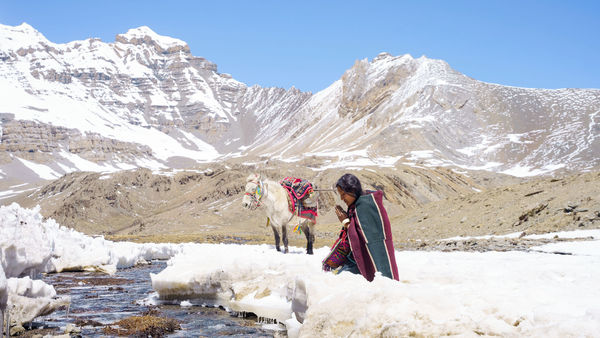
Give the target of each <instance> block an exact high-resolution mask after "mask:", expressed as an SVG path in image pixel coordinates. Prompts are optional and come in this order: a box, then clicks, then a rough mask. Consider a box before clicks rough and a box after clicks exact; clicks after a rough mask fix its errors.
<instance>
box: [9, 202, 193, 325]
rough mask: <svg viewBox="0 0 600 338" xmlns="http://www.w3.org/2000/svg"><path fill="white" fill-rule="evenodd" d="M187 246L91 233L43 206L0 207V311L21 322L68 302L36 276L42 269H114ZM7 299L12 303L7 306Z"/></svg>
mask: <svg viewBox="0 0 600 338" xmlns="http://www.w3.org/2000/svg"><path fill="white" fill-rule="evenodd" d="M184 246H185V245H175V244H136V243H127V242H118V243H117V242H111V241H107V240H104V239H103V238H101V237H98V238H92V237H90V236H86V235H84V234H82V233H80V232H77V231H74V230H72V229H69V228H66V227H62V226H59V225H58V224H57V223H56V222H55V221H54V220H52V219H48V220H45V221H44V220H43V219H42V216H41V215H40V213H39V208H34V209H24V208H21V207H20V206H19V205H17V204H16V203H13V204H11V205H10V206H2V207H0V310H4V308H5V307H7V308H8V311H9V313H10V319H11V322H13V324H17V325H21V324H22V323H27V322H30V321H31V320H33V319H34V318H35V317H37V316H42V315H45V314H48V313H51V312H52V311H54V310H56V309H57V308H59V307H61V306H64V305H67V304H68V303H69V298H68V297H64V296H63V297H57V296H56V291H55V290H54V287H52V286H51V285H48V284H46V283H44V282H43V281H41V280H32V278H30V277H36V276H38V275H39V273H42V272H61V271H68V270H95V271H103V272H107V273H114V272H115V271H116V269H117V268H125V267H130V266H133V265H135V264H137V263H140V262H145V261H147V260H151V259H167V258H169V257H172V256H173V255H174V254H175V253H177V252H180V251H182V248H183V247H184ZM7 304H8V306H7Z"/></svg>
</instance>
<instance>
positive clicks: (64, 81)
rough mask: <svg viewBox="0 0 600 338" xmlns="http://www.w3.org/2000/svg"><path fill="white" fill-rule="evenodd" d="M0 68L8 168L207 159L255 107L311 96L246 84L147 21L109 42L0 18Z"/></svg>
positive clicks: (232, 139)
mask: <svg viewBox="0 0 600 338" xmlns="http://www.w3.org/2000/svg"><path fill="white" fill-rule="evenodd" d="M0 74H1V75H0V92H1V93H2V100H0V101H1V102H0V120H1V127H2V143H1V144H0V151H1V153H2V154H1V155H0V164H2V165H1V166H0V170H2V171H3V172H4V174H5V175H8V176H11V175H17V174H19V173H20V174H19V175H21V176H23V172H26V171H27V170H26V168H29V169H32V170H33V171H34V172H35V173H37V174H38V175H40V176H42V178H53V177H56V176H60V175H61V174H63V173H65V172H69V171H73V170H118V169H126V168H132V167H137V166H145V167H151V168H157V167H172V166H175V167H182V166H183V167H184V166H189V165H192V164H194V163H196V161H213V160H216V159H218V158H220V157H222V156H223V155H224V154H227V153H230V152H239V150H237V149H238V148H239V147H240V146H243V145H245V144H248V143H251V142H252V141H253V140H254V137H255V134H256V132H257V130H258V129H257V128H255V125H256V121H257V119H258V118H259V117H263V116H267V115H278V114H288V113H291V111H293V110H295V109H296V108H297V107H298V106H300V105H302V104H303V103H304V102H305V101H306V100H307V99H308V98H309V97H310V96H311V94H310V93H302V92H300V91H299V90H297V89H295V88H292V89H289V90H284V89H280V88H260V87H258V86H252V87H248V86H246V85H245V84H243V83H241V82H238V81H236V80H234V79H232V78H231V76H229V75H227V74H220V73H218V72H217V66H216V65H215V64H213V63H211V62H209V61H207V60H205V59H203V58H198V57H194V56H192V55H191V54H190V50H189V47H188V46H187V44H186V43H185V42H183V41H181V40H177V39H173V38H169V37H164V36H159V35H157V34H156V33H154V32H153V31H152V30H150V29H149V28H148V27H139V28H136V29H131V30H129V31H128V32H127V33H126V34H122V35H117V37H116V41H115V42H114V43H104V42H102V41H100V40H99V39H87V40H84V41H73V42H70V43H67V44H55V43H52V42H50V41H48V40H47V39H46V38H45V37H44V36H43V35H42V34H41V33H39V32H38V31H36V30H35V29H34V28H32V27H31V26H29V25H27V24H22V25H20V26H17V27H11V26H4V25H0ZM0 174H2V172H0ZM33 176H35V175H33Z"/></svg>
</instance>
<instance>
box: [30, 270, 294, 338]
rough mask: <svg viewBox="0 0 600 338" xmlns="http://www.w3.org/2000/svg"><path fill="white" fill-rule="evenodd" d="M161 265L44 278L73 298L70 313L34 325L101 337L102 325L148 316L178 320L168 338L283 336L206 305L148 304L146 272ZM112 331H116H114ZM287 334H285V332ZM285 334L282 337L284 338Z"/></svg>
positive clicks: (254, 321)
mask: <svg viewBox="0 0 600 338" xmlns="http://www.w3.org/2000/svg"><path fill="white" fill-rule="evenodd" d="M165 266H166V264H165V262H160V261H155V262H152V264H150V265H144V266H137V267H134V268H129V269H122V270H118V271H117V273H116V274H115V275H113V276H108V275H105V274H99V273H90V272H68V273H58V274H51V275H47V276H45V277H44V278H43V279H44V281H45V282H46V283H48V284H52V285H54V287H55V289H56V291H57V293H58V294H61V295H69V296H71V305H70V308H69V309H66V310H60V311H56V312H54V313H52V314H50V315H48V316H45V317H39V318H37V319H36V322H35V323H34V324H35V326H38V327H39V326H40V325H41V326H45V327H46V328H49V327H50V328H52V327H57V328H60V330H59V332H56V333H55V334H57V333H62V332H64V328H65V327H66V326H67V324H74V325H76V326H77V327H79V328H81V330H82V331H81V335H82V336H84V337H86V336H97V335H103V332H102V329H103V327H104V326H106V325H109V324H113V323H114V322H116V321H119V320H121V319H124V318H127V317H130V316H141V315H143V314H145V313H148V311H151V313H152V314H154V315H158V316H163V317H168V318H173V319H176V320H178V321H179V323H180V325H181V330H178V331H175V332H174V333H170V334H169V336H170V337H190V336H193V337H197V336H211V337H214V336H254V337H272V336H274V335H279V334H281V333H282V332H281V331H276V330H275V331H274V330H271V329H267V327H268V328H273V327H275V328H276V327H277V325H267V326H265V325H263V324H261V323H259V322H257V321H256V320H254V319H251V318H238V317H236V316H232V315H230V314H229V313H227V312H226V311H224V310H222V309H219V308H213V307H205V306H185V307H184V306H180V305H167V304H163V305H158V306H154V305H149V304H151V303H152V302H149V301H148V299H151V298H152V294H153V293H154V291H153V290H152V286H151V283H150V275H149V274H150V273H158V272H160V271H161V270H163V269H164V268H165ZM114 327H116V326H114ZM284 332H285V331H284ZM283 335H285V333H283Z"/></svg>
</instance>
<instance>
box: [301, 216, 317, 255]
mask: <svg viewBox="0 0 600 338" xmlns="http://www.w3.org/2000/svg"><path fill="white" fill-rule="evenodd" d="M302 231H304V236H306V253H307V254H309V255H312V254H313V243H314V241H315V234H314V231H311V227H310V226H309V225H308V222H304V223H302Z"/></svg>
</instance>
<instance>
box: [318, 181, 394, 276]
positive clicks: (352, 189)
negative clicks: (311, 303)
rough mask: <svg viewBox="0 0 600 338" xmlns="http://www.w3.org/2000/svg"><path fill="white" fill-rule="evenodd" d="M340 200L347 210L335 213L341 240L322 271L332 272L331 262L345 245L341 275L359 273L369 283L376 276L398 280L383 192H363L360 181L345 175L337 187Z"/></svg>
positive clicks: (337, 210)
mask: <svg viewBox="0 0 600 338" xmlns="http://www.w3.org/2000/svg"><path fill="white" fill-rule="evenodd" d="M336 188H337V192H338V194H339V195H340V198H341V199H342V201H344V203H345V204H346V205H347V206H348V209H347V211H344V209H343V208H342V207H341V206H339V205H336V207H335V212H336V214H337V216H338V218H339V220H340V222H342V224H343V225H344V226H343V228H342V232H341V233H340V238H339V239H338V241H337V242H336V244H335V245H334V248H333V250H332V251H331V253H330V254H329V256H328V257H327V258H326V259H325V260H324V261H323V268H324V269H325V270H329V269H331V268H335V266H333V265H332V264H330V263H331V261H332V258H334V259H335V258H336V256H339V255H340V252H343V249H342V248H343V247H344V245H343V244H344V242H346V241H347V244H346V246H347V247H349V253H348V254H347V255H346V256H345V259H344V260H343V262H339V263H341V264H343V265H342V268H341V270H340V271H350V272H352V273H356V274H358V273H360V274H361V275H363V277H365V278H366V279H367V280H368V281H372V280H373V278H374V277H375V272H376V271H379V272H381V274H382V275H384V276H386V277H388V278H393V279H395V280H398V267H397V265H396V256H395V254H394V243H393V241H392V229H391V226H390V221H389V219H388V216H387V212H386V211H385V208H384V207H383V192H382V191H368V192H366V193H365V192H363V190H362V186H361V184H360V180H359V179H358V178H357V177H356V176H354V175H352V174H345V175H343V176H342V177H340V178H339V180H338V181H337V183H336Z"/></svg>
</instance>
